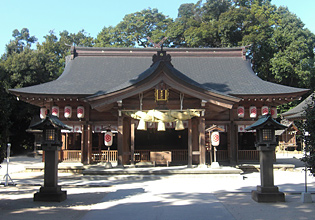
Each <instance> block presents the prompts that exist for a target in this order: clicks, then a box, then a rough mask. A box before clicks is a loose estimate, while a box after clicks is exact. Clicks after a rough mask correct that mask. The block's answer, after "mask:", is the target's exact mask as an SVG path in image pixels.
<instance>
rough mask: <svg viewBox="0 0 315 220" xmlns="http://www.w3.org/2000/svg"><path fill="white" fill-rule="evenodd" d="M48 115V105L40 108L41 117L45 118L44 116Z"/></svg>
mask: <svg viewBox="0 0 315 220" xmlns="http://www.w3.org/2000/svg"><path fill="white" fill-rule="evenodd" d="M46 115H47V108H46V107H42V108H40V110H39V117H40V118H41V119H44V118H46Z"/></svg>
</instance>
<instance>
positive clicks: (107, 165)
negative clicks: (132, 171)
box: [104, 162, 113, 169]
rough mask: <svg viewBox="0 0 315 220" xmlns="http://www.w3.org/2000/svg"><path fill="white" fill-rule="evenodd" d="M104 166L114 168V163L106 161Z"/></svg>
mask: <svg viewBox="0 0 315 220" xmlns="http://www.w3.org/2000/svg"><path fill="white" fill-rule="evenodd" d="M104 168H105V169H112V168H113V166H112V163H111V162H106V163H105V166H104Z"/></svg>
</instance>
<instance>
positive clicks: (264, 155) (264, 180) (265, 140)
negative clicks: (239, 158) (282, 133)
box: [245, 114, 287, 202]
mask: <svg viewBox="0 0 315 220" xmlns="http://www.w3.org/2000/svg"><path fill="white" fill-rule="evenodd" d="M285 128H287V127H286V126H285V125H282V124H280V123H279V122H277V121H275V120H274V119H273V118H272V117H271V115H269V114H268V115H263V116H261V117H260V118H259V119H258V120H257V121H256V122H255V123H254V124H252V125H250V126H249V127H247V128H245V130H247V131H248V130H256V138H257V142H256V148H257V150H259V152H260V153H259V160H260V181H261V185H260V186H257V190H253V191H252V199H253V200H255V201H256V202H284V201H285V197H284V193H283V192H279V189H278V187H277V186H274V179H273V160H274V152H275V148H276V146H277V144H278V143H277V141H276V137H275V131H276V130H283V129H285Z"/></svg>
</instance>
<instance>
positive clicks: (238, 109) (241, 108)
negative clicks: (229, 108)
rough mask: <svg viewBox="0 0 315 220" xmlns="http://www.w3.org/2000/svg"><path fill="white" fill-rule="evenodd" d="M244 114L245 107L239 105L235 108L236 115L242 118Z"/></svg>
mask: <svg viewBox="0 0 315 220" xmlns="http://www.w3.org/2000/svg"><path fill="white" fill-rule="evenodd" d="M244 115H245V108H244V106H239V107H238V108H237V116H238V117H239V118H244Z"/></svg>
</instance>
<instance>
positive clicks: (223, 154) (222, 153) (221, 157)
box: [217, 150, 229, 161]
mask: <svg viewBox="0 0 315 220" xmlns="http://www.w3.org/2000/svg"><path fill="white" fill-rule="evenodd" d="M217 160H218V161H226V160H229V152H228V151H227V150H218V151H217Z"/></svg>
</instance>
